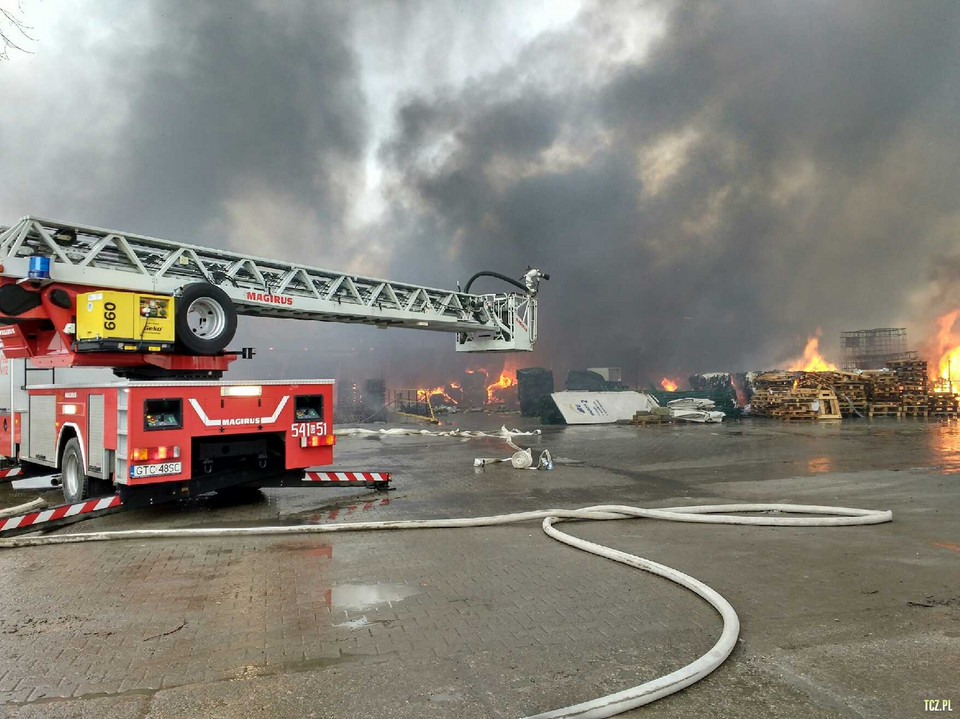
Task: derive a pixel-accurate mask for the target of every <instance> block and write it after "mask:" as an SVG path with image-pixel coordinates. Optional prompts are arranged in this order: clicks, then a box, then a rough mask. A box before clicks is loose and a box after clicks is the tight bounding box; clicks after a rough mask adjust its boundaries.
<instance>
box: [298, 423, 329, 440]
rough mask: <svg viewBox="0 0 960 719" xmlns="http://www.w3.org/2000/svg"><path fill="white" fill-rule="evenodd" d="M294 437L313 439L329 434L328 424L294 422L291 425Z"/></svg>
mask: <svg viewBox="0 0 960 719" xmlns="http://www.w3.org/2000/svg"><path fill="white" fill-rule="evenodd" d="M290 432H292V433H293V436H294V437H313V436H316V435H318V434H319V435H325V434H326V433H327V423H326V422H294V423H293V424H292V425H290Z"/></svg>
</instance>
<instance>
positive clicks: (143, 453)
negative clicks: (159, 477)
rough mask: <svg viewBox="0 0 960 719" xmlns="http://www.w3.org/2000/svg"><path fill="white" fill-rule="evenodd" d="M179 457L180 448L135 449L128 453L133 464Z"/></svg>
mask: <svg viewBox="0 0 960 719" xmlns="http://www.w3.org/2000/svg"><path fill="white" fill-rule="evenodd" d="M179 457H180V447H179V446H177V445H167V446H165V447H136V448H135V449H134V450H133V451H132V452H131V453H130V459H132V460H133V461H134V462H149V461H150V460H154V459H177V458H179Z"/></svg>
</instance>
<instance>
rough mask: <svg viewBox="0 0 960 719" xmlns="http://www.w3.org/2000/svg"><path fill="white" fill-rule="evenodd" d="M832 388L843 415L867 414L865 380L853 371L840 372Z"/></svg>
mask: <svg viewBox="0 0 960 719" xmlns="http://www.w3.org/2000/svg"><path fill="white" fill-rule="evenodd" d="M839 375H840V378H839V379H838V380H837V381H836V382H835V383H834V385H833V389H834V391H836V393H837V397H838V399H839V400H840V414H842V415H843V416H844V417H856V416H861V417H866V416H867V381H866V380H864V379H863V377H861V376H860V375H859V374H857V373H855V372H840V373H839Z"/></svg>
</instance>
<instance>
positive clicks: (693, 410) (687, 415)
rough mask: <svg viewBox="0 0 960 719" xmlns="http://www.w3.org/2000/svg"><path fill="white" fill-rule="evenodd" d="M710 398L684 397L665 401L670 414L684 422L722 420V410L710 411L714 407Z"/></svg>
mask: <svg viewBox="0 0 960 719" xmlns="http://www.w3.org/2000/svg"><path fill="white" fill-rule="evenodd" d="M716 406H717V405H716V403H715V402H714V401H713V400H712V399H695V398H693V397H685V398H683V399H675V400H673V401H672V402H667V407H669V408H670V416H671V417H673V418H674V419H682V420H684V421H686V422H722V421H723V418H724V417H726V415H725V414H724V413H723V412H714V411H712V410H713V408H714V407H716Z"/></svg>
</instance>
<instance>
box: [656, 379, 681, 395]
mask: <svg viewBox="0 0 960 719" xmlns="http://www.w3.org/2000/svg"><path fill="white" fill-rule="evenodd" d="M660 386H661V387H662V388H663V389H665V390H667V392H676V391H677V387H679V386H680V385H679V384H677V383H676V382H674V381H673V380H672V379H670V378H669V377H664V378H663V379H661V380H660Z"/></svg>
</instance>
